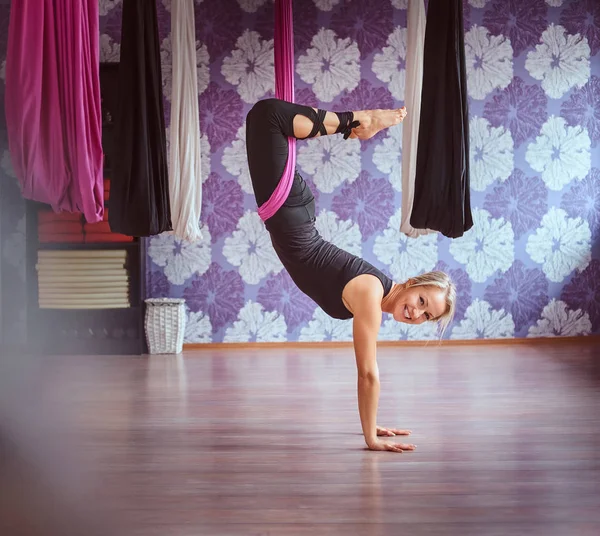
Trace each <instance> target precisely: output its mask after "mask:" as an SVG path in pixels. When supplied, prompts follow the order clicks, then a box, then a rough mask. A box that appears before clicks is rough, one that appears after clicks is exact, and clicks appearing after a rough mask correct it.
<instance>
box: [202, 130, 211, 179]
mask: <svg viewBox="0 0 600 536" xmlns="http://www.w3.org/2000/svg"><path fill="white" fill-rule="evenodd" d="M209 175H210V142H209V141H208V136H207V135H206V133H202V135H201V136H200V177H201V178H202V182H203V183H205V182H206V180H207V179H208V176H209Z"/></svg>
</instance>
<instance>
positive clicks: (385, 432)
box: [377, 426, 412, 437]
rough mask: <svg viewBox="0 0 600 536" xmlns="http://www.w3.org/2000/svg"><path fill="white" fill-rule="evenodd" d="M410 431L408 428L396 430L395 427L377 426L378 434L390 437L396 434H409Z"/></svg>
mask: <svg viewBox="0 0 600 536" xmlns="http://www.w3.org/2000/svg"><path fill="white" fill-rule="evenodd" d="M411 433H412V432H411V431H410V430H397V429H396V428H383V427H381V426H378V427H377V435H378V436H386V437H392V436H397V435H410V434H411Z"/></svg>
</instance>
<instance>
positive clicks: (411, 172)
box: [400, 0, 435, 238]
mask: <svg viewBox="0 0 600 536" xmlns="http://www.w3.org/2000/svg"><path fill="white" fill-rule="evenodd" d="M425 22H426V14H425V2H424V0H409V1H408V22H407V26H408V28H407V39H406V40H407V43H406V82H405V89H404V104H405V106H406V109H407V111H408V114H407V116H406V118H405V119H404V121H403V122H402V211H401V224H400V231H401V232H403V233H404V234H406V235H408V236H410V237H412V238H416V237H418V236H421V235H425V234H429V233H433V232H435V231H432V230H430V229H415V228H414V227H413V226H412V225H411V224H410V216H411V214H412V209H413V200H414V196H415V175H416V172H417V147H418V143H419V121H420V116H421V91H422V89H423V53H424V48H425Z"/></svg>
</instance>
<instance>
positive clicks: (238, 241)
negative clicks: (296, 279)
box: [223, 210, 283, 285]
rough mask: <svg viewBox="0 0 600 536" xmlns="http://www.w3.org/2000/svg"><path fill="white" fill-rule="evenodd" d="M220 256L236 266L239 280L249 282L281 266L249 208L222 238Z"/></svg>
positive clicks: (261, 226) (255, 216)
mask: <svg viewBox="0 0 600 536" xmlns="http://www.w3.org/2000/svg"><path fill="white" fill-rule="evenodd" d="M223 255H224V257H225V258H226V259H227V261H228V262H229V263H230V264H232V265H233V266H237V267H239V272H240V275H241V276H242V279H243V280H244V281H245V282H246V283H248V284H250V285H256V284H257V283H258V282H260V280H261V279H262V278H263V277H265V276H267V275H268V274H270V273H274V274H277V273H279V272H281V270H282V269H283V265H282V264H281V261H280V260H279V259H278V257H277V254H276V253H275V250H274V249H273V245H272V244H271V239H270V238H269V233H268V232H267V230H266V229H265V226H264V225H263V223H262V220H261V219H260V217H259V215H258V214H257V213H256V212H254V211H251V210H247V211H246V213H245V214H244V215H243V216H242V217H241V218H240V221H239V222H238V225H237V229H236V230H235V231H234V232H233V234H232V235H231V236H228V237H227V238H226V239H225V244H224V245H223Z"/></svg>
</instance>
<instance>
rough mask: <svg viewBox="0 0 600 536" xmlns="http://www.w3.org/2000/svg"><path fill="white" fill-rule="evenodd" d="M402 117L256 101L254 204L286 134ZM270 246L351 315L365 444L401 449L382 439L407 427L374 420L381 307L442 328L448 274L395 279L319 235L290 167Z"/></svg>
mask: <svg viewBox="0 0 600 536" xmlns="http://www.w3.org/2000/svg"><path fill="white" fill-rule="evenodd" d="M405 116H406V110H405V109H404V108H401V109H398V110H368V111H358V112H343V113H337V112H326V111H324V110H315V109H313V108H310V107H307V106H302V105H298V104H293V103H290V102H286V101H282V100H278V99H266V100H262V101H259V102H258V103H256V104H255V105H254V107H253V108H252V109H251V110H250V112H249V113H248V117H247V121H246V148H247V151H248V165H249V168H250V175H251V178H252V185H253V188H254V195H255V197H256V202H257V204H258V206H261V205H263V204H264V203H265V202H266V201H267V200H268V199H269V198H270V197H271V194H272V193H273V192H274V190H275V188H276V187H277V185H278V183H279V180H280V178H281V176H282V173H283V170H284V168H285V165H286V162H287V157H288V136H291V137H295V138H297V139H306V138H310V137H314V136H318V135H329V134H335V133H342V134H343V135H344V137H345V138H348V137H350V138H359V139H368V138H370V137H372V136H374V135H375V134H376V133H377V132H378V131H380V130H381V129H383V128H388V127H391V126H392V125H397V124H398V123H400V122H401V121H402V120H403V119H404V117H405ZM265 225H266V227H267V230H268V231H269V233H270V235H271V241H272V243H273V247H274V248H275V251H276V252H277V255H278V256H279V258H280V259H281V262H282V263H283V265H284V267H285V268H286V270H287V271H288V272H289V274H290V276H291V277H292V279H293V280H294V282H295V283H296V285H298V288H299V289H300V290H301V291H302V292H304V293H305V294H307V295H308V296H309V297H310V298H312V299H313V300H314V301H315V302H316V303H317V304H318V305H319V306H320V307H321V308H322V309H323V310H324V311H325V312H326V313H327V314H329V315H330V316H332V317H333V318H340V319H348V318H353V339H354V350H355V354H356V365H357V369H358V408H359V414H360V420H361V424H362V429H363V433H364V437H365V441H366V443H367V446H368V447H369V448H370V449H372V450H390V451H394V452H403V451H404V450H414V448H415V446H414V445H410V444H402V443H394V442H390V441H389V440H385V439H380V438H381V437H390V436H394V435H408V434H410V432H409V431H407V430H395V429H387V428H381V427H379V426H377V423H376V418H377V406H378V401H379V372H378V368H377V360H376V353H377V335H378V332H379V326H380V325H381V317H382V313H390V314H392V315H393V316H394V318H395V320H397V321H398V322H405V323H408V324H421V323H422V322H427V321H431V322H433V321H435V322H439V323H440V324H441V326H442V329H445V327H446V326H447V325H448V323H449V322H450V320H451V319H452V316H453V314H454V303H455V299H456V290H455V287H454V285H453V284H452V283H451V281H450V279H449V278H448V276H447V275H446V274H444V273H442V272H430V273H427V274H423V275H419V276H416V277H413V278H411V279H409V280H408V281H406V282H404V283H394V282H392V281H391V280H390V279H389V278H388V277H387V276H386V275H385V274H383V273H382V272H381V271H380V270H378V269H377V268H375V267H374V266H372V265H371V264H369V263H368V262H366V261H365V260H363V259H361V258H359V257H356V256H355V255H352V254H350V253H348V252H347V251H344V250H342V249H340V248H338V247H336V246H334V245H333V244H331V243H330V242H327V241H325V240H324V239H323V238H322V237H321V236H320V235H319V233H318V231H317V229H316V227H315V201H314V197H313V195H312V193H311V191H310V189H309V188H308V186H307V184H306V182H304V179H303V178H302V177H301V176H300V175H299V173H298V172H297V171H296V172H295V176H294V182H293V184H292V188H291V191H290V193H289V195H288V197H287V199H286V201H285V202H284V204H283V206H282V207H281V208H280V209H279V210H278V211H277V212H276V213H275V214H274V215H273V216H272V217H270V218H268V219H267V220H266V222H265Z"/></svg>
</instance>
